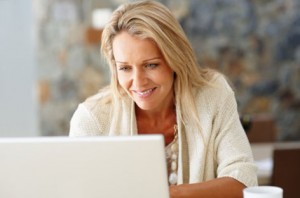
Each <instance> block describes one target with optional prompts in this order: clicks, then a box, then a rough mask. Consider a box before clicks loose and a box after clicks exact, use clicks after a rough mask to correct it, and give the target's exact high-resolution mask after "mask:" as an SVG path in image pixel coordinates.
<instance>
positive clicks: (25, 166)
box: [0, 135, 169, 198]
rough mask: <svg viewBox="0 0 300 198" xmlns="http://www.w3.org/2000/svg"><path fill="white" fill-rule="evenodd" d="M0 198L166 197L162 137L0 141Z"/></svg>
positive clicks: (32, 138) (59, 138)
mask: <svg viewBox="0 0 300 198" xmlns="http://www.w3.org/2000/svg"><path fill="white" fill-rule="evenodd" d="M0 197H3V198H4V197H5V198H19V197H22V198H41V197H42V198H100V197H101V198H154V197H155V198H168V197H169V188H168V181H167V168H166V160H165V151H164V139H163V136H161V135H138V136H114V137H111V136H110V137H80V138H79V137H76V138H71V137H30V138H0Z"/></svg>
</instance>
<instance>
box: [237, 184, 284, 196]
mask: <svg viewBox="0 0 300 198" xmlns="http://www.w3.org/2000/svg"><path fill="white" fill-rule="evenodd" d="M243 195H244V198H283V189H282V188H280V187H277V186H253V187H248V188H245V189H244V190H243Z"/></svg>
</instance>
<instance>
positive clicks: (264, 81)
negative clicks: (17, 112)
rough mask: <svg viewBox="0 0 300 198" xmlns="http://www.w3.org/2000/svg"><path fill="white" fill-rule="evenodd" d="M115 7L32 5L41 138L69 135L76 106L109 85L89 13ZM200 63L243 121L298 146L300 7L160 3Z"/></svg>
mask: <svg viewBox="0 0 300 198" xmlns="http://www.w3.org/2000/svg"><path fill="white" fill-rule="evenodd" d="M120 2H125V1H121V0H118V1H117V0H115V1H109V0H98V1H95V0H94V1H93V0H85V1H84V0H72V1H71V0H56V1H51V0H44V1H38V0H36V1H35V7H36V9H35V10H36V19H37V30H38V31H37V38H38V75H39V80H38V88H39V93H40V95H39V98H40V111H39V112H40V117H41V127H42V129H41V130H42V132H43V135H67V134H68V129H69V121H70V118H71V116H72V114H73V112H74V110H75V108H76V107H77V105H78V103H79V102H81V101H83V100H84V99H85V98H86V97H88V96H89V95H92V94H93V93H95V92H96V91H97V90H98V89H99V88H101V87H103V86H104V85H106V84H107V83H108V82H109V75H110V74H109V71H108V69H107V67H106V65H105V64H104V62H102V61H101V59H100V55H99V42H97V40H96V41H93V42H90V40H89V36H88V32H89V30H90V29H91V28H90V27H91V13H92V10H93V9H95V8H106V7H110V8H112V9H114V8H115V7H116V6H117V5H118V4H119V3H120ZM161 2H162V3H164V4H165V5H167V6H168V7H169V8H170V9H171V10H172V12H173V13H174V14H175V15H176V17H177V18H178V20H179V21H180V23H181V24H182V27H183V28H184V30H185V32H186V33H187V35H188V37H189V39H190V41H191V43H192V44H193V47H194V49H195V51H196V53H197V56H198V60H199V63H200V64H202V65H203V66H208V67H212V68H215V69H218V70H220V71H221V72H223V73H225V74H226V75H227V76H228V78H229V80H230V81H231V82H232V85H233V87H234V88H235V91H236V97H237V100H238V105H239V111H240V114H241V115H251V116H256V115H261V114H266V115H269V116H270V117H271V118H272V119H274V120H275V121H276V126H277V127H278V135H277V136H278V137H277V139H278V140H289V139H297V138H298V139H300V126H299V124H298V120H299V118H300V100H299V97H300V12H299V10H300V0H252V1H249V0H201V1H199V0H188V1H180V0H176V1H175V0H161Z"/></svg>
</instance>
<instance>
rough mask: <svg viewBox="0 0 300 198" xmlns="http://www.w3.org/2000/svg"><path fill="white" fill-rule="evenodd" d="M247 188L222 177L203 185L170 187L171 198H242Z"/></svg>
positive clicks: (235, 181)
mask: <svg viewBox="0 0 300 198" xmlns="http://www.w3.org/2000/svg"><path fill="white" fill-rule="evenodd" d="M245 187H246V186H245V185H244V184H242V183H240V182H239V181H237V180H235V179H233V178H230V177H222V178H217V179H213V180H210V181H207V182H202V183H195V184H182V185H178V186H175V185H174V186H170V198H210V197H211V198H219V197H220V198H227V197H228V198H242V197H243V189H244V188H245Z"/></svg>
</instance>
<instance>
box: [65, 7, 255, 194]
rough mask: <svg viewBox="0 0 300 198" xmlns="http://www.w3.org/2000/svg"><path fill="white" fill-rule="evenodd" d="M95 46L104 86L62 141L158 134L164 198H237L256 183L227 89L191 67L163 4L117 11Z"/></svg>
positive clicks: (211, 74)
mask: <svg viewBox="0 0 300 198" xmlns="http://www.w3.org/2000/svg"><path fill="white" fill-rule="evenodd" d="M101 42H102V43H101V50H102V53H103V56H104V57H105V58H106V59H107V61H108V64H109V66H110V70H111V74H112V76H111V85H110V86H109V87H107V88H104V89H102V90H100V92H99V93H98V94H96V95H95V96H92V97H91V98H89V99H87V100H86V101H85V102H84V103H82V104H80V105H79V107H78V109H77V110H76V112H75V114H74V115H73V118H72V120H71V128H70V136H93V135H136V134H150V133H158V134H163V135H164V137H165V145H166V153H167V160H168V165H169V167H168V168H169V182H170V196H171V197H172V198H175V197H186V198H191V197H214V198H217V197H222V198H224V197H231V198H232V197H242V190H243V188H245V187H246V186H253V185H256V184H257V178H256V167H255V165H254V164H253V158H252V153H251V149H250V146H249V142H248V140H247V137H246V135H245V132H244V130H243V128H242V126H241V123H240V121H239V116H238V113H237V106H236V101H235V96H234V93H233V91H232V89H231V88H230V86H229V85H228V83H227V82H226V80H225V78H224V77H223V76H222V75H221V74H219V73H217V72H216V71H212V70H209V69H204V68H201V67H199V66H198V65H197V61H196V57H195V54H194V52H193V50H192V47H191V45H190V43H189V42H188V40H187V38H186V36H185V34H184V32H183V30H182V28H181V27H180V25H179V23H178V22H177V21H176V19H175V18H174V16H173V15H172V14H171V13H170V11H169V10H168V9H167V8H166V7H164V6H163V5H161V4H160V3H158V2H153V1H140V2H134V3H128V4H124V5H122V6H120V7H119V8H118V9H117V10H116V11H115V12H114V13H113V15H112V18H111V20H110V22H109V23H108V24H107V25H106V26H105V28H104V30H103V34H102V41H101ZM145 155H146V154H145ZM145 171H146V170H145Z"/></svg>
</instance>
